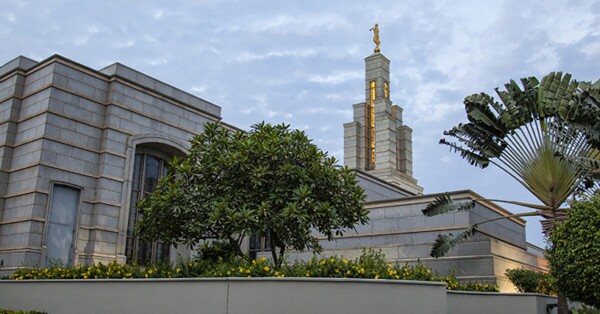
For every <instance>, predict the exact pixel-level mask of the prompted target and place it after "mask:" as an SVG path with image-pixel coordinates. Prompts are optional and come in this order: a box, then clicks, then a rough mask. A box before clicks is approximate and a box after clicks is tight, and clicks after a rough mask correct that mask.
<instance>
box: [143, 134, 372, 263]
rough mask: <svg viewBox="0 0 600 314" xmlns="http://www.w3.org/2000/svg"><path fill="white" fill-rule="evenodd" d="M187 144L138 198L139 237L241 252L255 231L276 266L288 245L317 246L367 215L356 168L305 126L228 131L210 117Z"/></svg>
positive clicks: (295, 248) (352, 226) (361, 221)
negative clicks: (212, 242) (209, 243)
mask: <svg viewBox="0 0 600 314" xmlns="http://www.w3.org/2000/svg"><path fill="white" fill-rule="evenodd" d="M191 144H192V147H191V149H190V151H189V154H188V155H187V157H185V158H177V159H174V160H173V161H172V162H171V164H170V165H171V170H170V171H169V173H168V174H167V176H166V177H164V179H163V180H161V182H160V184H159V188H158V189H157V190H156V192H154V193H153V194H151V195H149V196H148V197H146V198H144V199H143V200H141V201H140V203H139V204H138V207H139V208H140V209H142V210H143V218H142V219H141V221H140V222H139V224H138V229H137V231H138V234H139V235H141V236H142V237H145V238H149V239H157V238H160V239H161V240H163V241H165V242H167V243H170V244H178V243H179V244H186V245H189V246H191V245H194V244H197V243H199V242H200V241H202V240H205V239H218V240H223V241H227V242H229V243H230V244H231V245H232V246H233V247H234V249H235V251H236V253H237V255H239V256H244V254H243V250H242V248H241V244H242V240H243V239H244V237H247V236H249V235H250V234H253V233H255V234H258V235H260V236H263V237H265V236H266V238H268V239H270V248H271V254H272V257H273V260H274V262H275V264H276V265H277V264H279V263H281V257H282V256H283V254H284V253H285V249H286V248H291V249H294V250H299V251H303V250H305V249H313V250H315V251H319V250H320V249H321V246H320V245H319V241H318V239H317V233H318V234H321V235H324V236H325V237H327V238H328V239H329V240H332V239H333V238H334V236H336V235H338V236H339V235H342V234H343V232H345V230H348V229H354V225H355V224H357V223H360V224H364V223H365V222H366V221H367V219H368V217H367V213H368V212H367V210H365V209H364V208H363V205H362V202H363V201H364V191H363V189H362V188H361V187H359V186H358V185H357V181H356V177H355V174H354V172H353V171H351V170H349V169H348V168H346V167H341V166H338V165H336V160H335V158H334V157H328V156H327V153H325V152H323V151H321V150H320V149H319V148H317V146H315V145H314V144H312V143H311V141H310V140H309V139H308V138H307V136H306V134H305V133H304V132H303V131H299V130H291V129H290V128H289V126H288V125H283V124H282V125H275V126H273V125H269V124H265V123H259V124H256V125H254V126H252V128H251V130H250V131H249V132H242V131H237V132H232V131H230V130H227V129H225V128H223V127H222V126H221V125H219V124H214V123H209V124H207V125H206V126H205V131H204V133H202V134H200V135H197V136H195V137H194V138H193V139H192V140H191Z"/></svg>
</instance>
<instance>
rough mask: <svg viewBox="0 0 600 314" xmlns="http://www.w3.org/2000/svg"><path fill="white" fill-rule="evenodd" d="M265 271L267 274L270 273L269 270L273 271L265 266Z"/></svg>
mask: <svg viewBox="0 0 600 314" xmlns="http://www.w3.org/2000/svg"><path fill="white" fill-rule="evenodd" d="M263 269H264V270H265V271H267V272H268V271H269V270H271V269H270V268H269V266H265V268H263Z"/></svg>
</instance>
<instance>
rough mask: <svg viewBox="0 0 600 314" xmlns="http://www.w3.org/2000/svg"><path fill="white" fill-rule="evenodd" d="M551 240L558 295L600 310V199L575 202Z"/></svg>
mask: <svg viewBox="0 0 600 314" xmlns="http://www.w3.org/2000/svg"><path fill="white" fill-rule="evenodd" d="M549 239H550V243H551V245H550V246H549V247H548V249H547V251H546V256H547V258H548V261H549V262H550V273H551V274H552V276H553V277H555V278H556V279H557V282H556V285H557V286H558V289H559V291H560V292H561V293H562V294H564V295H565V296H566V297H568V298H569V299H571V300H574V301H581V302H584V303H586V304H588V305H593V306H594V307H596V308H600V196H598V195H595V196H592V197H590V198H588V199H582V200H579V201H576V202H573V203H572V204H571V212H570V219H569V220H567V221H564V222H562V223H559V224H558V225H557V227H556V228H555V230H554V231H553V232H552V234H551V235H550V238H549Z"/></svg>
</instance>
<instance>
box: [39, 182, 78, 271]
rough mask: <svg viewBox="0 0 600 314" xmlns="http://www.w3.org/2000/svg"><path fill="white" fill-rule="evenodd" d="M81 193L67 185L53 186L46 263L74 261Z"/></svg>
mask: <svg viewBox="0 0 600 314" xmlns="http://www.w3.org/2000/svg"><path fill="white" fill-rule="evenodd" d="M79 194H80V190H79V189H76V188H73V187H70V186H66V185H61V184H55V185H54V187H53V188H52V196H51V203H50V213H49V215H48V229H47V230H46V260H45V262H46V265H48V264H50V263H57V262H58V263H62V264H63V265H72V263H73V253H74V246H75V241H74V240H75V231H76V228H77V223H76V222H77V213H78V209H79Z"/></svg>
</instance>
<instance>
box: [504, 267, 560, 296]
mask: <svg viewBox="0 0 600 314" xmlns="http://www.w3.org/2000/svg"><path fill="white" fill-rule="evenodd" d="M506 277H508V280H510V282H511V283H512V284H513V285H515V287H517V290H518V291H519V292H530V293H541V294H551V295H556V288H555V286H554V279H553V278H552V277H551V276H550V274H548V273H544V272H541V271H533V270H530V269H525V268H515V269H509V270H507V271H506Z"/></svg>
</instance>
